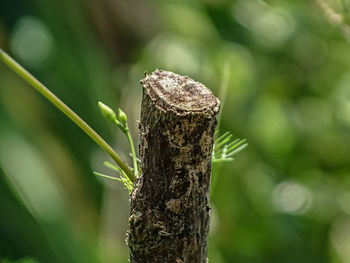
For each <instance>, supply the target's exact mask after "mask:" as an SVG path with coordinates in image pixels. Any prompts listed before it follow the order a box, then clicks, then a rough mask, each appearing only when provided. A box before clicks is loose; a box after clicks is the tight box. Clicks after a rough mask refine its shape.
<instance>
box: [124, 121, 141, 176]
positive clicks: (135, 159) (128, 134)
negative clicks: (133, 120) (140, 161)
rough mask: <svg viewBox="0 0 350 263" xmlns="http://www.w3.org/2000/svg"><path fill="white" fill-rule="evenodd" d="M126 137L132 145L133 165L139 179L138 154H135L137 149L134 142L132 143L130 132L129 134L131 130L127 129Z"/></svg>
mask: <svg viewBox="0 0 350 263" xmlns="http://www.w3.org/2000/svg"><path fill="white" fill-rule="evenodd" d="M126 136H127V137H128V141H129V144H130V148H131V154H132V162H133V165H134V174H135V176H136V178H137V177H139V171H138V170H139V169H138V167H137V158H136V153H135V147H134V142H133V141H132V137H131V135H130V132H129V129H128V128H127V131H126Z"/></svg>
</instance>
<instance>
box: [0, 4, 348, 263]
mask: <svg viewBox="0 0 350 263" xmlns="http://www.w3.org/2000/svg"><path fill="white" fill-rule="evenodd" d="M329 8H331V9H329ZM349 8H350V1H349V0H315V1H311V0H310V1H301V0H294V1H288V0H279V1H277V0H269V1H267V0H266V1H258V0H237V1H229V0H202V1H199V0H197V1H196V0H177V1H161V0H99V1H93V0H74V1H71V0H60V1H58V0H27V1H24V0H2V1H1V3H0V47H1V48H3V49H4V50H6V51H7V52H9V53H10V54H11V55H12V56H13V57H14V58H15V59H17V60H18V61H19V62H20V63H21V64H22V65H23V66H25V67H26V68H27V69H28V70H29V71H30V72H32V73H33V74H34V75H35V76H36V77H37V78H39V79H40V80H41V81H42V82H43V83H45V84H46V85H47V86H48V87H49V88H50V89H51V90H52V91H53V92H54V93H55V94H57V95H58V96H59V97H60V98H61V99H62V100H63V101H65V102H66V103H67V104H68V105H70V106H71V107H72V108H73V109H74V110H75V111H76V112H77V113H78V114H79V115H80V116H81V117H82V118H83V119H84V120H86V121H87V122H88V123H89V124H91V126H92V127H93V128H95V129H96V130H97V131H98V132H99V133H100V134H101V135H102V136H103V137H104V138H106V139H107V140H108V142H110V143H111V144H113V146H115V148H116V149H117V151H118V153H120V154H121V155H122V156H123V157H124V159H125V160H128V161H129V163H131V162H130V160H129V156H128V146H127V142H126V140H125V138H124V137H123V135H122V134H121V133H120V132H119V131H117V130H116V129H114V128H113V127H111V126H110V125H109V124H108V123H106V122H105V121H104V120H103V118H102V117H101V116H100V114H99V112H98V109H97V101H99V100H101V101H103V102H104V103H106V104H107V105H110V106H112V107H113V108H115V109H116V108H117V107H121V108H122V109H123V110H124V111H125V112H126V113H127V114H128V119H129V126H130V128H131V130H132V133H133V137H134V138H135V139H136V138H137V139H138V129H137V120H138V118H139V111H140V101H141V93H142V90H141V86H140V84H139V80H140V79H141V78H142V77H143V74H144V72H145V71H147V72H152V71H153V70H154V69H155V68H159V69H166V70H171V71H174V72H177V73H179V74H185V75H189V76H191V77H192V78H194V79H195V80H198V81H200V82H202V83H204V84H205V85H206V86H207V87H209V88H210V89H211V90H213V92H214V93H215V94H216V95H217V96H219V97H220V99H221V101H222V102H223V105H224V106H223V110H222V112H221V113H222V115H221V120H220V130H221V131H226V130H228V131H231V132H232V133H233V134H234V135H236V136H238V137H241V138H242V137H243V138H247V140H248V142H249V147H248V148H247V149H246V150H244V151H243V152H242V153H240V154H239V155H238V156H237V158H236V160H235V161H234V162H233V163H229V164H220V165H219V164H218V165H215V166H214V167H213V177H212V192H211V196H212V198H211V202H212V208H213V209H212V220H211V232H210V239H209V262H215V263H222V262H239V263H260V262H284V263H288V262H290V263H295V262H299V263H302V262H305V263H306V262H307V263H311V262H317V263H322V262H332V263H343V262H344V263H347V262H350V133H349V132H350V42H349V41H350V37H349V32H350V30H349V28H348V26H346V25H345V24H342V23H341V20H340V19H339V18H340V17H339V16H337V15H336V14H335V13H333V11H334V12H337V13H339V14H341V15H343V17H344V21H345V22H344V23H346V21H348V20H349V19H348V17H349V14H350V13H349V11H348V10H349ZM332 10H333V11H332ZM106 159H108V157H107V156H106V154H105V153H104V152H102V150H100V149H99V148H98V147H97V146H96V145H95V144H94V143H93V142H92V141H91V140H90V139H89V138H88V137H87V136H86V135H85V134H83V133H82V131H80V130H79V128H77V127H76V126H75V125H74V124H73V123H72V122H71V121H70V120H69V119H68V118H67V117H65V116H64V115H63V114H62V113H61V112H59V111H58V110H57V109H56V108H54V107H53V106H52V105H51V104H50V103H49V102H47V101H46V100H45V99H44V98H42V97H41V96H40V95H38V94H37V93H36V92H35V91H34V90H33V89H32V88H30V87H29V86H28V85H27V84H25V83H24V81H23V80H21V79H19V78H18V77H17V76H16V75H15V74H14V73H13V72H11V71H10V70H8V69H7V68H6V67H5V66H4V65H3V64H2V63H0V262H22V263H24V262H27V263H29V262H30V263H31V262H53V263H55V262H84V263H86V262H87V263H90V262H93V263H94V262H96V263H97V262H107V263H109V262H127V259H128V250H127V248H126V245H125V233H126V229H127V219H128V212H129V210H128V209H129V203H128V195H127V192H126V190H125V189H123V187H122V186H121V185H120V184H118V183H115V182H113V181H108V180H103V179H101V178H97V177H96V176H94V175H93V173H92V171H99V172H107V173H111V172H110V171H106V168H104V167H103V165H102V164H103V161H104V160H106ZM5 259H6V260H5Z"/></svg>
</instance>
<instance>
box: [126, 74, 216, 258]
mask: <svg viewBox="0 0 350 263" xmlns="http://www.w3.org/2000/svg"><path fill="white" fill-rule="evenodd" d="M141 84H142V86H143V101H142V107H141V121H140V127H139V128H140V138H141V142H140V146H139V151H140V157H141V167H142V176H141V177H140V178H138V179H137V180H136V181H135V186H134V189H133V191H132V193H131V211H130V217H129V231H128V235H127V243H128V246H129V249H130V262H131V263H141V262H142V263H148V262H152V263H157V262H162V263H164V262H165V263H166V262H175V263H180V262H188V263H197V262H198V263H203V262H207V240H208V231H209V214H210V206H209V188H210V175H211V155H212V148H213V141H214V139H213V137H214V131H215V126H216V123H217V122H216V115H217V113H218V112H219V105H220V102H219V100H218V99H217V98H216V97H215V96H214V95H213V94H212V92H211V91H210V90H209V89H207V88H206V87H205V86H204V85H203V84H201V83H199V82H195V81H194V80H192V79H190V78H189V77H184V76H180V75H178V74H175V73H172V72H168V71H163V70H156V71H155V72H153V73H152V74H150V75H146V77H145V78H144V79H143V80H141Z"/></svg>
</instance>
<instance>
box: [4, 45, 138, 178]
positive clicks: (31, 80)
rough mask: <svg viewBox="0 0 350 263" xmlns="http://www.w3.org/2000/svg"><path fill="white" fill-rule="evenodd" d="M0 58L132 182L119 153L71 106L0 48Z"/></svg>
mask: <svg viewBox="0 0 350 263" xmlns="http://www.w3.org/2000/svg"><path fill="white" fill-rule="evenodd" d="M0 60H2V61H3V62H4V63H5V64H6V65H7V66H8V67H9V68H10V69H12V70H13V71H14V72H16V73H17V74H18V75H19V76H20V77H22V78H23V79H24V80H25V81H26V82H27V83H28V84H29V85H31V86H32V87H33V88H35V89H36V90H37V91H38V92H39V93H40V94H41V95H43V96H44V97H45V98H47V99H48V100H49V101H50V102H52V104H54V105H55V106H56V107H57V108H58V109H59V110H61V111H62V112H63V113H64V114H65V115H66V116H68V117H69V118H70V119H71V120H72V121H73V122H74V123H75V124H76V125H78V126H79V127H80V128H81V129H82V130H83V131H84V132H85V133H86V134H87V135H88V136H89V137H90V138H91V139H93V140H94V141H95V142H96V143H97V144H98V145H99V146H100V147H101V148H102V149H103V150H104V151H105V152H106V153H107V154H109V156H111V157H112V159H113V160H114V161H115V162H116V163H117V164H118V165H119V167H120V168H121V169H122V170H123V171H124V172H125V174H126V175H127V176H128V177H129V179H130V180H131V181H132V182H134V181H135V179H136V176H135V175H134V174H133V172H132V171H131V170H130V169H129V168H128V166H127V165H126V164H125V163H124V162H123V161H122V159H121V158H120V157H119V155H118V154H117V153H116V152H115V151H114V150H113V148H112V147H111V146H110V145H109V144H108V143H107V142H106V141H105V140H103V139H102V137H101V136H100V135H99V134H98V133H97V132H96V131H95V130H94V129H92V128H91V127H90V126H89V125H88V124H87V123H86V122H85V121H84V120H82V119H81V118H80V117H79V116H78V115H77V114H76V113H75V112H74V111H73V110H72V109H71V108H69V107H68V106H67V105H66V104H65V103H64V102H63V101H61V100H60V99H59V98H58V97H56V95H55V94H53V93H52V92H51V91H50V90H49V89H48V88H46V87H45V86H44V85H43V84H42V83H41V82H40V81H39V80H37V79H36V78H35V77H34V76H33V75H31V74H30V73H29V72H28V71H27V70H25V69H24V68H23V67H22V66H21V65H19V64H18V63H17V62H16V61H15V60H14V59H12V58H11V57H10V56H9V55H7V54H6V53H5V52H4V51H3V50H2V49H0Z"/></svg>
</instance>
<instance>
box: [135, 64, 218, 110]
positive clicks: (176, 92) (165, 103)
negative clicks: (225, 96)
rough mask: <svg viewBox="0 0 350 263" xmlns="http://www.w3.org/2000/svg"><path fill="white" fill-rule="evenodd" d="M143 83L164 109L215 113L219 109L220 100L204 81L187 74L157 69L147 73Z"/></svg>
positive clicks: (158, 104) (152, 97)
mask: <svg viewBox="0 0 350 263" xmlns="http://www.w3.org/2000/svg"><path fill="white" fill-rule="evenodd" d="M141 84H142V86H143V87H144V89H145V90H146V92H147V93H148V95H149V96H150V98H151V99H152V100H153V101H154V102H155V103H156V105H157V106H158V107H159V108H161V109H163V110H169V109H170V110H174V111H175V112H176V113H178V114H187V113H191V112H202V113H203V112H205V113H207V114H210V115H215V114H217V113H218V111H219V105H220V101H219V100H218V99H217V98H216V97H215V96H214V94H213V93H212V92H211V91H210V90H209V89H208V88H207V87H206V86H204V85H203V84H202V83H200V82H196V81H194V80H193V79H191V78H189V77H187V76H181V75H178V74H175V73H173V72H170V71H165V70H155V71H154V72H153V73H152V74H150V75H146V77H145V78H144V79H142V80H141Z"/></svg>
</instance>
